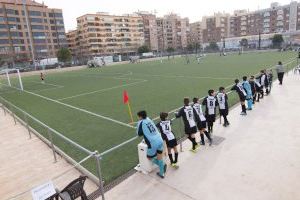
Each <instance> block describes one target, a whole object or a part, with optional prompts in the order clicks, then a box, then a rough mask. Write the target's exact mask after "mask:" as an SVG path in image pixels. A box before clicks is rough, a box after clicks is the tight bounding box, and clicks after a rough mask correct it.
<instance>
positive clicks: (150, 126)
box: [147, 124, 156, 133]
mask: <svg viewBox="0 0 300 200" xmlns="http://www.w3.org/2000/svg"><path fill="white" fill-rule="evenodd" d="M147 128H148V129H149V131H150V133H155V132H156V130H155V128H154V127H153V125H152V124H147Z"/></svg>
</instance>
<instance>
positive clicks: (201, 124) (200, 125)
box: [197, 121, 206, 130]
mask: <svg viewBox="0 0 300 200" xmlns="http://www.w3.org/2000/svg"><path fill="white" fill-rule="evenodd" d="M197 127H198V129H199V130H200V129H203V128H206V121H200V122H198V123H197Z"/></svg>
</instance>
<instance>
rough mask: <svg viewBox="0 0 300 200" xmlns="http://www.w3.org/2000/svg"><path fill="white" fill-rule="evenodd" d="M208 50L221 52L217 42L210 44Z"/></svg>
mask: <svg viewBox="0 0 300 200" xmlns="http://www.w3.org/2000/svg"><path fill="white" fill-rule="evenodd" d="M206 50H209V51H219V46H218V44H217V43H216V42H210V43H209V45H208V46H207V47H206Z"/></svg>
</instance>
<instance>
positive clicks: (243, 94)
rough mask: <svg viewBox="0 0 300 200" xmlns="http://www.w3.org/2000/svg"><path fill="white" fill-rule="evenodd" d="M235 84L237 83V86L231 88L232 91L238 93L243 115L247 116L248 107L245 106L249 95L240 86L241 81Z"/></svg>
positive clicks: (237, 80) (236, 81)
mask: <svg viewBox="0 0 300 200" xmlns="http://www.w3.org/2000/svg"><path fill="white" fill-rule="evenodd" d="M234 83H235V85H234V86H233V87H232V88H231V90H235V91H236V92H237V94H238V95H239V98H240V102H241V107H242V112H241V115H247V110H246V105H245V101H246V96H247V94H246V92H245V90H244V88H243V86H242V85H241V84H240V81H239V79H236V80H235V81H234Z"/></svg>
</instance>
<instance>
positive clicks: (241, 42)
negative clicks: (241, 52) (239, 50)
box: [240, 38, 248, 47]
mask: <svg viewBox="0 0 300 200" xmlns="http://www.w3.org/2000/svg"><path fill="white" fill-rule="evenodd" d="M240 45H241V47H248V40H247V39H246V38H243V39H241V41H240Z"/></svg>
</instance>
